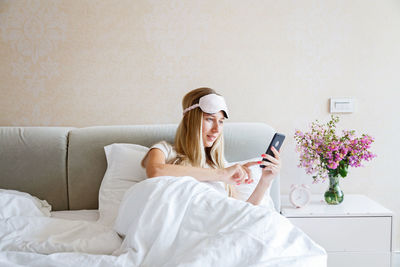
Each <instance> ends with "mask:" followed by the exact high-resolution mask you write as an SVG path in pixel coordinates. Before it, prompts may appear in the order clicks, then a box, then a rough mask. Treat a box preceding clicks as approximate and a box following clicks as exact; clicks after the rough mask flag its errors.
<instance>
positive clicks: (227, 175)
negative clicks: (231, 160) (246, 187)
mask: <svg viewBox="0 0 400 267" xmlns="http://www.w3.org/2000/svg"><path fill="white" fill-rule="evenodd" d="M257 164H258V163H257V162H256V161H253V162H248V163H246V164H243V165H241V164H235V165H232V166H230V167H228V168H225V169H223V172H224V174H223V178H222V180H223V182H225V183H227V184H236V185H240V184H241V183H248V184H250V183H252V182H253V179H252V177H251V171H250V169H249V167H250V166H253V165H257Z"/></svg>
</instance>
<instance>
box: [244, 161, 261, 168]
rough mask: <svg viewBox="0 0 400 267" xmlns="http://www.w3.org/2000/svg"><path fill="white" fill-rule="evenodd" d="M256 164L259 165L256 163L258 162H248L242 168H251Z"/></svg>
mask: <svg viewBox="0 0 400 267" xmlns="http://www.w3.org/2000/svg"><path fill="white" fill-rule="evenodd" d="M258 164H260V163H258V161H249V162H247V163H246V164H244V165H243V166H246V167H251V166H254V165H258Z"/></svg>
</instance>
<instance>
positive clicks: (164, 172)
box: [142, 148, 251, 184]
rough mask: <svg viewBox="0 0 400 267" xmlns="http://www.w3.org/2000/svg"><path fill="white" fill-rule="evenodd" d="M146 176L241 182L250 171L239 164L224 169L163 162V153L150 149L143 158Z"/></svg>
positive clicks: (248, 176)
mask: <svg viewBox="0 0 400 267" xmlns="http://www.w3.org/2000/svg"><path fill="white" fill-rule="evenodd" d="M142 165H143V167H144V168H146V174H147V177H149V178H153V177H158V176H186V175H187V176H192V177H194V178H196V179H197V180H198V181H223V182H225V183H229V184H233V183H242V182H246V181H247V180H248V179H250V175H251V174H250V171H249V170H248V168H244V167H242V166H241V165H239V164H236V165H234V166H231V167H229V168H225V169H211V168H198V167H191V166H181V165H173V164H166V163H165V155H164V153H163V152H162V151H161V150H160V149H158V148H153V149H151V150H150V151H149V152H148V153H147V155H146V157H145V158H144V159H143V163H142Z"/></svg>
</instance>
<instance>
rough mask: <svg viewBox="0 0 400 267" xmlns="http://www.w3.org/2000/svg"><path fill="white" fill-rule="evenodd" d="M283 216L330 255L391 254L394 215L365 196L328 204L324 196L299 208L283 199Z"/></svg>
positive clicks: (352, 196)
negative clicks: (343, 253) (355, 253)
mask: <svg viewBox="0 0 400 267" xmlns="http://www.w3.org/2000/svg"><path fill="white" fill-rule="evenodd" d="M281 213H282V215H284V216H285V217H287V218H288V219H289V220H290V221H291V222H292V223H293V224H294V225H296V226H297V227H299V228H300V229H302V230H303V231H304V232H305V233H306V234H308V235H309V236H310V237H311V238H312V239H313V240H314V241H316V242H317V243H318V244H320V245H321V246H322V247H324V248H325V249H326V251H327V252H334V253H335V252H357V253H390V252H391V250H392V221H393V213H392V212H391V211H390V210H388V209H386V208H384V207H382V206H381V205H380V204H378V203H376V202H375V201H373V200H371V199H369V198H368V197H366V196H363V195H345V196H344V200H343V202H342V203H341V204H340V205H328V204H326V203H325V202H324V200H323V194H321V195H313V196H312V198H311V201H310V203H309V204H308V205H307V206H306V207H303V208H299V209H296V208H294V207H293V206H292V205H290V202H289V198H288V196H283V197H282V208H281Z"/></svg>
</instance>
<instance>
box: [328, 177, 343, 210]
mask: <svg viewBox="0 0 400 267" xmlns="http://www.w3.org/2000/svg"><path fill="white" fill-rule="evenodd" d="M339 178H340V177H339V175H338V176H333V175H329V188H328V191H326V192H325V201H326V203H328V204H329V205H338V204H340V203H342V202H343V197H344V195H343V191H342V190H341V189H340V187H339Z"/></svg>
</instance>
